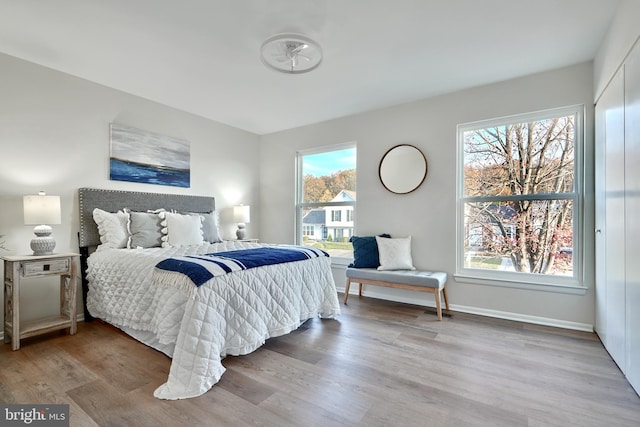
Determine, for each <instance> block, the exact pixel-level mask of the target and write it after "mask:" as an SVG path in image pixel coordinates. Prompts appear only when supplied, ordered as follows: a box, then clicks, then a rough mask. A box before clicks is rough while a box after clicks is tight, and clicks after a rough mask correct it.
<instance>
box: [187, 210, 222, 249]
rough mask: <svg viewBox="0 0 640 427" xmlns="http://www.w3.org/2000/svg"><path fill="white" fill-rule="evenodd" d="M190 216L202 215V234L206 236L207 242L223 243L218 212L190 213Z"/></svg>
mask: <svg viewBox="0 0 640 427" xmlns="http://www.w3.org/2000/svg"><path fill="white" fill-rule="evenodd" d="M189 215H200V216H201V217H202V218H203V221H202V234H203V235H204V241H205V242H209V243H220V242H222V238H221V237H220V216H219V215H218V211H213V212H209V213H196V212H189Z"/></svg>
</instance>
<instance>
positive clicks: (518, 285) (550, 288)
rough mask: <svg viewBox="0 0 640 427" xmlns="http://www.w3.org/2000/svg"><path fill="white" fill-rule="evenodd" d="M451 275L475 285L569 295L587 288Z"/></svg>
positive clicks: (577, 293) (580, 293)
mask: <svg viewBox="0 0 640 427" xmlns="http://www.w3.org/2000/svg"><path fill="white" fill-rule="evenodd" d="M453 277H454V278H455V279H456V281H458V282H463V283H472V284H475V285H486V286H498V287H504V288H515V289H527V290H531V291H542V292H555V293H561V294H570V295H585V294H586V293H587V291H588V290H589V288H587V287H585V286H575V285H565V284H546V283H531V282H518V281H513V280H501V279H495V278H491V279H488V278H484V277H477V276H470V275H465V274H454V275H453Z"/></svg>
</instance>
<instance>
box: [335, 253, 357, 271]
mask: <svg viewBox="0 0 640 427" xmlns="http://www.w3.org/2000/svg"><path fill="white" fill-rule="evenodd" d="M352 262H353V258H342V257H333V256H332V257H331V267H333V268H341V269H346V268H347V266H348V265H349V264H351V263H352Z"/></svg>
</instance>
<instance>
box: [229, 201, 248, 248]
mask: <svg viewBox="0 0 640 427" xmlns="http://www.w3.org/2000/svg"><path fill="white" fill-rule="evenodd" d="M250 217H251V212H250V208H249V206H247V205H238V206H234V207H233V221H234V222H237V223H238V229H237V230H236V236H237V237H238V240H243V239H245V238H246V237H247V229H246V228H245V226H246V225H245V224H246V223H248V222H249V220H250Z"/></svg>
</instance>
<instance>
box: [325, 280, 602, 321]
mask: <svg viewBox="0 0 640 427" xmlns="http://www.w3.org/2000/svg"><path fill="white" fill-rule="evenodd" d="M336 288H337V287H336ZM354 288H355V289H354ZM337 289H338V292H343V293H344V287H342V288H337ZM381 289H386V288H384V287H379V286H370V287H368V288H367V290H366V295H365V296H367V297H371V298H376V299H383V300H387V301H395V302H401V303H406V304H413V305H420V306H424V307H434V308H435V306H436V305H435V302H431V301H420V302H416V300H415V299H413V298H409V297H404V296H402V295H391V294H389V293H385V292H380V290H381ZM349 295H358V286H354V287H352V288H351V289H350V292H349ZM449 308H450V309H451V311H458V312H461V313H469V314H477V315H479V316H485V317H494V318H497V319H505V320H513V321H516V322H523V323H531V324H534V325H543V326H553V327H556V328H562V329H571V330H575V331H583V332H593V325H591V324H588V323H579V322H570V321H567V320H560V319H551V318H547V317H540V316H530V315H527V314H520V313H510V312H507V311H498V310H490V309H486V308H479V307H468V306H464V305H456V304H449Z"/></svg>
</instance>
